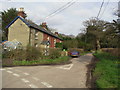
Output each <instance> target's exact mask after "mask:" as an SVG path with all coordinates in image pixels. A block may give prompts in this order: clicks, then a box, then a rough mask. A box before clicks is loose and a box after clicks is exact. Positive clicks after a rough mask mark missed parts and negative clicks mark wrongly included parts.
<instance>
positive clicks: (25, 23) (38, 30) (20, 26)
mask: <svg viewBox="0 0 120 90" xmlns="http://www.w3.org/2000/svg"><path fill="white" fill-rule="evenodd" d="M46 27H47V25H46V23H45V22H44V23H42V25H41V26H38V25H37V24H35V23H33V22H32V21H30V20H26V19H25V13H24V10H23V8H20V9H19V11H18V16H17V17H16V18H15V19H14V20H13V21H12V22H11V23H10V24H9V25H8V26H7V27H6V28H8V41H18V42H20V43H21V44H22V45H23V46H27V45H28V44H30V45H32V46H36V47H39V46H44V47H46V45H47V46H48V47H50V48H55V44H56V43H57V42H58V43H62V39H61V38H59V37H58V33H57V32H55V33H52V32H50V31H49V30H47V28H46Z"/></svg>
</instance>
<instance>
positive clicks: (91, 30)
mask: <svg viewBox="0 0 120 90" xmlns="http://www.w3.org/2000/svg"><path fill="white" fill-rule="evenodd" d="M105 23H106V22H105V21H103V20H98V19H96V18H91V19H90V20H87V21H85V22H84V26H85V27H86V34H88V35H89V34H91V36H92V37H94V40H95V42H96V50H100V48H101V45H100V40H101V38H102V37H103V35H104V30H105Z"/></svg>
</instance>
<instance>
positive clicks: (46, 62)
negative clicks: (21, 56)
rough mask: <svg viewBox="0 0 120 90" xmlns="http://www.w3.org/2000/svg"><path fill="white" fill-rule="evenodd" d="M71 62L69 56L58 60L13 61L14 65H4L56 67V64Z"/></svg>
mask: <svg viewBox="0 0 120 90" xmlns="http://www.w3.org/2000/svg"><path fill="white" fill-rule="evenodd" d="M69 62H70V58H69V57H67V56H64V57H59V58H56V59H42V60H33V61H26V60H22V61H18V60H13V62H12V64H10V65H9V64H3V66H21V65H56V64H66V63H69Z"/></svg>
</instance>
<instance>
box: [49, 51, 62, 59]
mask: <svg viewBox="0 0 120 90" xmlns="http://www.w3.org/2000/svg"><path fill="white" fill-rule="evenodd" d="M60 56H61V52H60V50H59V49H50V50H49V57H50V59H55V58H59V57H60Z"/></svg>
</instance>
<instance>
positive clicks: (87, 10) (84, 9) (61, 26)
mask: <svg viewBox="0 0 120 90" xmlns="http://www.w3.org/2000/svg"><path fill="white" fill-rule="evenodd" d="M44 1H46V0H44ZM69 1H71V0H69ZM99 1H100V0H99ZM106 1H108V0H106ZM66 3H67V2H55V0H54V2H37V1H36V2H35V1H34V2H11V1H10V0H8V1H7V0H6V1H3V2H2V7H1V8H0V11H3V10H7V9H9V8H17V9H18V8H20V7H24V10H25V12H26V13H27V16H28V17H27V19H30V20H32V21H33V22H35V23H36V24H38V25H39V24H41V23H42V22H43V21H44V19H45V17H46V16H48V15H49V14H51V13H52V12H54V11H55V10H56V9H58V8H60V7H61V6H63V5H65V4H66ZM101 3H102V1H101V2H76V3H74V4H73V5H72V6H70V7H69V8H67V9H65V10H63V11H62V12H60V13H57V14H56V15H54V16H51V17H49V18H48V19H46V20H45V21H46V22H47V24H48V27H50V28H54V29H56V30H57V31H58V32H60V33H64V34H67V35H69V34H73V35H77V34H78V33H80V32H82V31H81V29H82V28H84V26H83V21H86V20H88V19H89V18H91V17H96V16H97V14H98V11H99V9H100V5H101ZM106 5H107V2H105V3H104V5H103V8H102V11H101V14H102V12H103V11H104V8H105V7H106ZM117 6H118V5H117V2H109V4H108V6H107V7H106V10H105V12H104V13H103V14H102V15H101V14H100V18H101V19H102V20H106V21H110V22H111V21H112V20H113V19H117V17H116V16H114V15H113V13H114V12H115V11H116V10H117Z"/></svg>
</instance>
